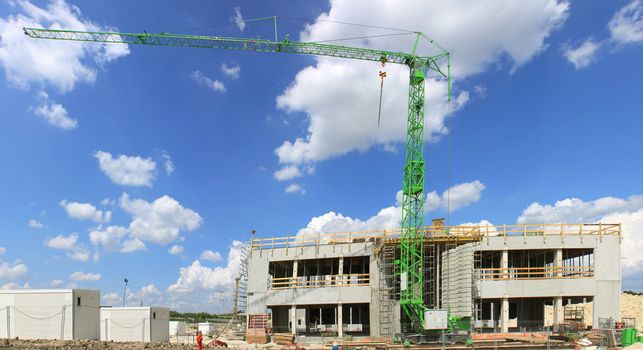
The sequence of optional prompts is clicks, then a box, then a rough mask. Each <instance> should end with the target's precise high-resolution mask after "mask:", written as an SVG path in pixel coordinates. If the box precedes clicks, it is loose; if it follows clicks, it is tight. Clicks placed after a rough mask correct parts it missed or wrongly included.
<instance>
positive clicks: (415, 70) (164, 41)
mask: <svg viewBox="0 0 643 350" xmlns="http://www.w3.org/2000/svg"><path fill="white" fill-rule="evenodd" d="M274 19H275V40H274V41H272V40H265V39H251V38H234V37H218V36H196V35H183V34H169V33H161V34H149V33H145V32H144V33H119V32H91V31H73V30H53V29H40V28H23V30H24V33H25V34H26V35H28V36H30V37H32V38H38V39H52V40H67V41H82V42H96V43H116V44H131V45H158V46H180V47H195V48H209V49H228V50H243V51H257V52H283V53H294V54H305V55H318V56H330V57H341V58H351V59H357V60H365V61H376V62H381V63H395V64H403V65H406V66H408V67H409V99H408V118H407V132H406V158H405V164H404V179H403V187H402V193H403V196H402V221H401V223H402V235H401V237H400V259H399V264H398V269H397V273H398V274H399V279H400V304H401V306H402V308H403V309H404V312H405V314H406V315H407V316H408V318H409V319H410V320H411V322H412V325H413V328H414V329H416V330H417V331H420V330H421V329H422V326H423V324H424V310H425V306H424V301H423V295H422V285H423V276H422V260H423V257H424V249H423V243H424V234H423V231H422V229H421V228H422V226H423V223H424V171H425V162H424V106H425V101H424V98H425V94H424V85H425V84H424V81H425V79H426V75H427V73H429V72H430V71H433V72H435V73H437V74H438V75H440V76H441V77H443V78H444V79H447V82H448V99H449V100H450V99H451V72H450V71H451V64H450V55H449V52H448V51H446V50H445V49H443V48H442V47H441V46H440V45H438V44H437V43H436V42H434V41H433V40H432V39H431V38H429V37H428V36H426V35H425V34H422V33H420V32H415V42H414V45H413V47H412V50H411V52H410V53H406V52H393V51H387V50H375V49H368V48H358V47H349V46H338V45H331V44H326V43H318V42H298V41H291V40H289V39H288V37H286V39H285V40H281V41H279V40H278V39H277V35H276V34H277V31H276V17H274ZM420 40H426V41H428V43H429V44H430V45H432V46H433V47H434V48H436V49H437V52H438V53H437V54H436V55H433V56H421V55H419V54H417V53H416V51H417V47H418V43H419V42H420ZM445 61H446V69H444V67H443V66H444V63H445Z"/></svg>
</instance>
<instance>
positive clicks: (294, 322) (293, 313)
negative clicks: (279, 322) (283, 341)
mask: <svg viewBox="0 0 643 350" xmlns="http://www.w3.org/2000/svg"><path fill="white" fill-rule="evenodd" d="M290 324H291V325H292V327H291V329H290V332H291V333H292V334H293V335H294V336H296V335H297V306H296V305H295V304H292V306H290Z"/></svg>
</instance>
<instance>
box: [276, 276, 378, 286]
mask: <svg viewBox="0 0 643 350" xmlns="http://www.w3.org/2000/svg"><path fill="white" fill-rule="evenodd" d="M369 282H370V278H369V274H368V273H352V274H343V275H322V276H297V277H280V278H271V279H270V280H269V281H268V288H269V289H289V288H323V287H356V286H368V285H369Z"/></svg>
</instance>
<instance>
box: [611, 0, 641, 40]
mask: <svg viewBox="0 0 643 350" xmlns="http://www.w3.org/2000/svg"><path fill="white" fill-rule="evenodd" d="M607 27H608V28H609V30H610V33H611V35H612V39H614V40H615V41H617V42H619V43H621V44H628V43H637V42H639V41H643V3H642V2H641V1H640V0H633V1H632V2H630V3H629V4H628V5H626V6H624V7H623V8H621V9H620V10H618V11H617V12H616V13H615V14H614V17H612V19H611V20H610V21H609V23H608V25H607Z"/></svg>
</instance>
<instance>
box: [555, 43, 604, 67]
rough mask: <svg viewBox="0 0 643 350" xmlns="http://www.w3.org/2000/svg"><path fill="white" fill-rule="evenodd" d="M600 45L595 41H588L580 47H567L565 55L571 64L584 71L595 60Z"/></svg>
mask: <svg viewBox="0 0 643 350" xmlns="http://www.w3.org/2000/svg"><path fill="white" fill-rule="evenodd" d="M600 45H601V44H600V43H597V42H595V41H594V40H592V39H591V38H590V39H587V40H585V41H584V42H583V43H582V44H581V45H580V46H579V47H577V48H571V47H569V46H565V48H564V55H565V57H566V58H567V60H568V61H569V62H571V63H572V64H573V65H574V66H575V67H576V69H582V68H585V67H587V66H589V65H590V64H591V63H592V62H593V61H594V60H595V59H596V54H597V52H598V49H599V48H600Z"/></svg>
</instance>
